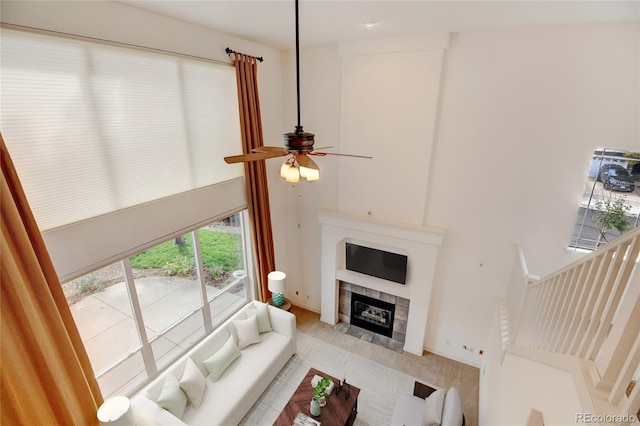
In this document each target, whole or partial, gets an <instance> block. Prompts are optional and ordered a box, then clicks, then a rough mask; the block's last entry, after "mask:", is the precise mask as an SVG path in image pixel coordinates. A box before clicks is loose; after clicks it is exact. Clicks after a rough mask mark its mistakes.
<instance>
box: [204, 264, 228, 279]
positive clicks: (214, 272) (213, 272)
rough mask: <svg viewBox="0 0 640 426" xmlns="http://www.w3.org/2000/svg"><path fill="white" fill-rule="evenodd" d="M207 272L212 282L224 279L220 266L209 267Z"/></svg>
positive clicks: (222, 269) (223, 272) (223, 271)
mask: <svg viewBox="0 0 640 426" xmlns="http://www.w3.org/2000/svg"><path fill="white" fill-rule="evenodd" d="M207 271H209V275H210V276H211V278H212V279H213V280H214V281H219V280H221V279H222V278H224V275H225V272H226V271H225V270H224V268H223V267H222V266H220V265H212V266H209V267H208V268H207Z"/></svg>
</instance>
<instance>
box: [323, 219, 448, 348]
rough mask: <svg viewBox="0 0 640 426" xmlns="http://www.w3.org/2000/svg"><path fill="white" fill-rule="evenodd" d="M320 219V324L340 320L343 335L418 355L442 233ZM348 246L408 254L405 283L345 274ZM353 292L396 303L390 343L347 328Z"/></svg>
mask: <svg viewBox="0 0 640 426" xmlns="http://www.w3.org/2000/svg"><path fill="white" fill-rule="evenodd" d="M319 220H320V223H321V224H322V259H321V277H320V281H321V304H322V306H321V312H320V320H321V321H322V322H325V323H328V324H332V325H336V324H338V321H342V324H344V326H343V328H344V329H345V332H346V333H349V334H351V335H354V336H356V335H357V336H356V337H359V338H361V339H364V340H369V341H371V342H385V341H386V342H387V344H388V345H392V346H393V347H390V346H388V347H390V348H392V349H394V350H396V348H397V347H399V348H400V350H404V351H407V352H409V353H412V354H414V355H418V356H421V355H422V353H423V351H424V342H425V333H426V331H427V318H428V316H429V305H430V301H431V289H432V287H433V282H434V277H435V271H436V260H437V257H438V250H439V247H440V245H441V244H442V240H443V237H444V229H442V228H437V227H432V226H419V225H418V226H416V225H408V224H399V223H394V222H389V221H384V220H379V219H374V218H371V217H361V216H354V215H351V214H347V213H340V212H337V211H332V210H323V211H322V212H321V214H320V216H319ZM347 243H354V244H357V245H360V246H365V247H372V248H376V249H380V250H384V251H388V252H391V253H402V254H403V255H406V256H407V264H408V266H409V267H408V268H407V271H406V272H407V273H406V280H405V281H406V282H405V284H404V285H402V284H398V283H396V282H393V281H389V280H385V279H381V278H378V277H375V276H369V275H365V274H362V273H358V272H354V271H352V270H349V269H348V268H347V264H346V245H347ZM352 290H353V291H352ZM352 293H357V294H362V295H365V296H368V297H373V298H374V299H379V300H382V301H385V302H390V303H393V304H395V313H394V320H393V322H394V324H393V336H392V337H391V338H389V337H387V336H383V335H381V334H377V333H374V332H372V331H370V330H365V329H363V328H361V327H359V326H355V325H351V324H349V322H350V318H351V312H350V311H351V294H352ZM347 300H348V302H347ZM352 333H353V334H352Z"/></svg>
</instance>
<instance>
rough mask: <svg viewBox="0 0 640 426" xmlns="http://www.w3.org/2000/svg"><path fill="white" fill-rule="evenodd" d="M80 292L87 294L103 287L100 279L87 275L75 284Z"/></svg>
mask: <svg viewBox="0 0 640 426" xmlns="http://www.w3.org/2000/svg"><path fill="white" fill-rule="evenodd" d="M76 286H77V288H78V291H79V292H80V294H83V295H88V294H93V293H95V292H98V291H102V290H104V289H105V285H104V283H103V282H102V281H100V280H99V279H97V278H94V277H87V278H85V279H83V280H81V281H80V282H78V283H77V284H76Z"/></svg>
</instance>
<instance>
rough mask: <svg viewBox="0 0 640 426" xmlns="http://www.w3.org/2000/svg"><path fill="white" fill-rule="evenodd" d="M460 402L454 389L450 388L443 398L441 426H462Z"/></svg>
mask: <svg viewBox="0 0 640 426" xmlns="http://www.w3.org/2000/svg"><path fill="white" fill-rule="evenodd" d="M462 419H463V415H462V400H461V399H460V392H458V389H456V388H450V389H449V390H448V391H447V394H446V395H445V397H444V407H443V409H442V426H462Z"/></svg>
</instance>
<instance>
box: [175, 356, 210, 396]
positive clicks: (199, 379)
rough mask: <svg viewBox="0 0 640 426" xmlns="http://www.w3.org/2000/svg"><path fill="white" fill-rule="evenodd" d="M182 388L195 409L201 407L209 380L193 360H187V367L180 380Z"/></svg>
mask: <svg viewBox="0 0 640 426" xmlns="http://www.w3.org/2000/svg"><path fill="white" fill-rule="evenodd" d="M180 387H181V388H182V390H183V391H184V393H185V394H187V399H188V400H189V402H190V403H191V405H193V406H194V407H195V408H198V407H200V404H201V403H202V396H203V395H204V390H205V389H206V388H207V379H205V378H204V376H203V375H202V373H201V372H200V369H199V368H198V366H197V365H196V363H195V362H193V360H192V359H191V358H187V365H186V367H185V368H184V373H182V378H181V379H180Z"/></svg>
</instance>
